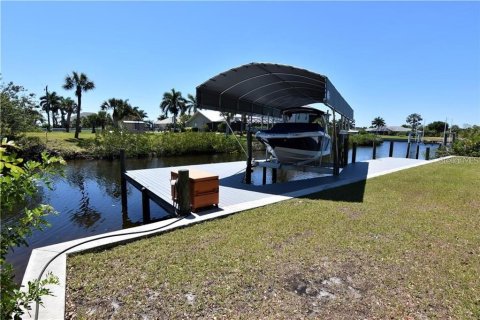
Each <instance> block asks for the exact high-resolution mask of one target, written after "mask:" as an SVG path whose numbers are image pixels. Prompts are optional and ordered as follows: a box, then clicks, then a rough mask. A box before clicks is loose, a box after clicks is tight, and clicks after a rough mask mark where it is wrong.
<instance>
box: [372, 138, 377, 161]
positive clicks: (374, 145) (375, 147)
mask: <svg viewBox="0 0 480 320" xmlns="http://www.w3.org/2000/svg"><path fill="white" fill-rule="evenodd" d="M372 159H373V160H375V159H377V145H376V144H375V140H373V154H372Z"/></svg>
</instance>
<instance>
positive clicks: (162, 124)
mask: <svg viewBox="0 0 480 320" xmlns="http://www.w3.org/2000/svg"><path fill="white" fill-rule="evenodd" d="M172 124H173V117H170V118H165V119H163V120H157V121H155V122H154V126H155V130H157V131H164V130H166V129H167V126H168V125H172Z"/></svg>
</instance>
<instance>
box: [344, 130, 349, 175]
mask: <svg viewBox="0 0 480 320" xmlns="http://www.w3.org/2000/svg"><path fill="white" fill-rule="evenodd" d="M343 155H344V156H343V167H346V166H347V165H348V134H347V135H345V141H344V143H343Z"/></svg>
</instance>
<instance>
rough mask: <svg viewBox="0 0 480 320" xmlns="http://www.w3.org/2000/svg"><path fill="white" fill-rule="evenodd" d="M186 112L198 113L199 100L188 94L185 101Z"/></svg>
mask: <svg viewBox="0 0 480 320" xmlns="http://www.w3.org/2000/svg"><path fill="white" fill-rule="evenodd" d="M185 102H186V104H185V111H188V114H190V112H191V111H192V110H193V112H194V113H195V112H197V107H198V105H197V98H196V97H194V96H193V95H191V94H190V93H189V94H187V99H186V100H185Z"/></svg>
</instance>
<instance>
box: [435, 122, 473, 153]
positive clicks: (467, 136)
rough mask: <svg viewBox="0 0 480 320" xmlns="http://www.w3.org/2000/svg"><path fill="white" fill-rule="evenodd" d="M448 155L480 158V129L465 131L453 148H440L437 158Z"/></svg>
mask: <svg viewBox="0 0 480 320" xmlns="http://www.w3.org/2000/svg"><path fill="white" fill-rule="evenodd" d="M448 155H456V156H465V157H480V127H476V128H473V129H471V130H465V132H463V134H462V136H461V138H459V139H458V140H457V141H455V142H454V143H453V144H452V146H450V147H448V148H447V147H445V146H442V147H440V148H438V150H437V156H439V157H443V156H448Z"/></svg>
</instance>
